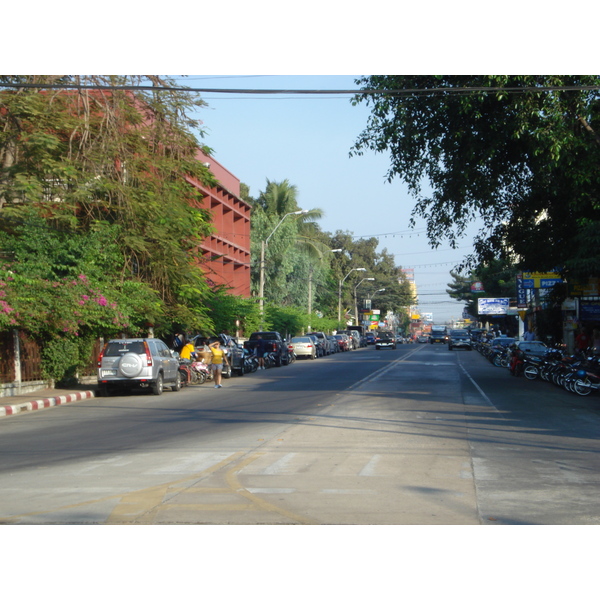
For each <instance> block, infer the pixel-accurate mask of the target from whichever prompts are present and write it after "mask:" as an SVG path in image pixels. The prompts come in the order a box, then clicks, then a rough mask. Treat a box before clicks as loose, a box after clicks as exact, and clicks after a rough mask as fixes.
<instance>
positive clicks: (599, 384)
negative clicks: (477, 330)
mask: <svg viewBox="0 0 600 600" xmlns="http://www.w3.org/2000/svg"><path fill="white" fill-rule="evenodd" d="M475 347H476V348H477V350H479V352H480V353H481V354H482V355H483V356H485V357H486V358H487V359H488V360H489V361H490V362H491V363H492V364H493V365H495V366H497V367H500V368H505V369H507V370H508V371H509V373H510V374H511V375H513V376H515V377H519V376H523V377H525V379H529V380H535V379H539V380H543V381H548V382H550V383H553V384H554V385H556V386H558V387H562V388H564V389H565V390H567V391H569V392H571V393H573V394H578V395H580V396H588V395H589V394H591V393H592V391H594V390H599V389H600V356H598V355H594V354H593V353H591V352H590V351H587V352H577V353H575V354H572V355H569V354H567V353H566V352H565V349H564V347H563V346H561V345H558V346H554V347H552V346H547V345H546V344H544V343H543V342H540V341H535V340H532V341H525V340H517V339H515V338H511V337H505V336H501V337H497V338H493V339H491V340H488V339H485V338H483V339H480V340H478V341H477V342H476V344H475Z"/></svg>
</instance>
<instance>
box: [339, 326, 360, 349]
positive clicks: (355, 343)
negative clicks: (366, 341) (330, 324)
mask: <svg viewBox="0 0 600 600" xmlns="http://www.w3.org/2000/svg"><path fill="white" fill-rule="evenodd" d="M338 333H342V334H345V335H347V336H348V337H349V338H350V341H351V350H356V349H357V348H360V333H358V331H356V330H354V329H344V330H343V331H338Z"/></svg>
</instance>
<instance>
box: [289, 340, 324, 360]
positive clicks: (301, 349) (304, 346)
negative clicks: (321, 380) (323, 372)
mask: <svg viewBox="0 0 600 600" xmlns="http://www.w3.org/2000/svg"><path fill="white" fill-rule="evenodd" d="M288 349H290V350H293V351H294V354H295V355H296V356H297V357H298V358H300V357H301V356H305V357H306V358H310V359H311V360H314V359H315V358H317V347H316V345H315V343H314V341H313V340H312V339H311V338H309V337H293V338H292V339H291V340H290V342H289V344H288Z"/></svg>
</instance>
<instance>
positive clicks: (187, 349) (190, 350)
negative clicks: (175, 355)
mask: <svg viewBox="0 0 600 600" xmlns="http://www.w3.org/2000/svg"><path fill="white" fill-rule="evenodd" d="M179 356H181V358H183V359H185V360H192V356H196V348H194V344H192V342H188V343H187V344H186V345H185V346H184V347H183V348H182V349H181V352H180V353H179Z"/></svg>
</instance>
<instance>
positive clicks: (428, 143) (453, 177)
mask: <svg viewBox="0 0 600 600" xmlns="http://www.w3.org/2000/svg"><path fill="white" fill-rule="evenodd" d="M358 83H360V84H362V85H363V86H364V87H365V88H370V89H373V88H377V89H381V90H389V91H390V93H386V94H377V95H368V96H357V97H356V98H355V103H359V102H365V103H367V104H370V105H372V113H371V117H370V119H369V122H368V125H367V127H366V129H365V130H364V131H363V132H362V134H361V135H360V136H359V137H358V139H357V142H356V144H355V146H354V149H353V152H354V153H355V154H359V155H360V154H362V153H363V152H365V151H367V150H369V151H374V152H389V153H390V157H391V163H390V167H389V170H388V173H387V176H388V179H390V180H391V179H394V178H396V177H398V178H401V179H403V180H404V181H405V182H406V183H407V184H408V185H409V187H410V189H411V190H412V192H413V194H414V196H415V198H416V199H417V204H416V206H415V209H414V213H413V214H414V215H415V216H418V217H423V218H424V219H425V220H426V221H427V228H428V236H429V239H430V242H431V245H432V246H433V247H437V246H438V245H439V244H440V243H441V242H442V241H443V240H449V241H450V243H451V244H455V243H456V241H457V239H458V238H459V237H460V236H461V235H462V233H463V232H464V229H465V227H466V225H467V224H468V223H469V222H470V221H471V220H473V219H475V218H480V219H481V220H482V221H483V223H484V228H483V229H482V231H481V233H480V235H479V236H478V239H477V240H476V258H477V259H478V260H479V262H482V263H484V264H485V263H486V262H487V261H489V260H491V259H493V258H508V259H511V260H513V262H516V263H517V264H519V265H521V266H523V267H525V268H535V269H536V270H546V269H551V268H556V267H558V268H563V267H564V266H565V265H567V264H568V263H569V262H570V260H571V258H572V256H573V254H576V255H577V257H578V262H579V266H581V265H583V264H584V262H585V260H586V259H587V258H592V256H591V255H589V254H588V255H586V256H583V255H582V254H581V252H580V251H579V250H580V249H576V248H575V243H574V242H575V240H577V239H578V237H579V236H580V235H581V233H582V232H583V229H582V225H581V224H582V223H583V222H584V221H585V222H589V221H592V222H599V221H600V213H599V206H600V203H599V202H598V198H599V193H600V172H599V170H598V164H599V161H600V137H599V136H598V134H597V131H598V128H599V125H600V118H599V116H600V103H599V98H600V96H599V92H598V86H599V84H600V77H598V76H596V75H591V76H372V77H365V78H362V79H360V80H359V81H358ZM553 86H558V87H562V88H566V87H568V86H573V89H569V90H566V89H563V90H559V89H558V90H548V89H541V88H549V87H553ZM584 86H591V89H585V87H584ZM433 88H436V89H438V90H439V89H440V88H441V89H442V91H436V92H432V91H428V90H432V89H433ZM464 88H471V90H472V91H470V92H465V91H464ZM490 88H500V89H493V90H492V89H490ZM408 89H411V90H418V91H414V92H412V93H395V92H391V90H408ZM458 90H462V91H460V92H458ZM425 182H427V183H429V185H430V186H431V188H432V192H431V194H429V195H428V196H424V195H423V190H422V185H423V183H425ZM473 262H474V261H471V266H472V265H473ZM571 266H574V265H571ZM589 274H591V272H589V271H588V275H589Z"/></svg>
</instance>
